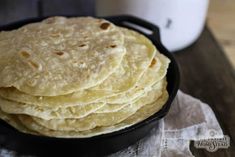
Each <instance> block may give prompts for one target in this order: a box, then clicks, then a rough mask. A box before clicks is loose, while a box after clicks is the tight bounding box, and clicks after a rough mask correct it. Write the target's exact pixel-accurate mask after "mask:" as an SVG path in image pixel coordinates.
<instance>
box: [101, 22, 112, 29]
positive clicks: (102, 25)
mask: <svg viewBox="0 0 235 157" xmlns="http://www.w3.org/2000/svg"><path fill="white" fill-rule="evenodd" d="M109 26H110V23H107V22H104V23H102V24H101V25H100V28H101V29H103V30H106V29H108V27H109Z"/></svg>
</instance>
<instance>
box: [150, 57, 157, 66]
mask: <svg viewBox="0 0 235 157" xmlns="http://www.w3.org/2000/svg"><path fill="white" fill-rule="evenodd" d="M156 62H157V61H156V59H155V58H153V60H152V62H151V64H150V66H149V67H150V68H152V67H153V66H154V65H155V64H156Z"/></svg>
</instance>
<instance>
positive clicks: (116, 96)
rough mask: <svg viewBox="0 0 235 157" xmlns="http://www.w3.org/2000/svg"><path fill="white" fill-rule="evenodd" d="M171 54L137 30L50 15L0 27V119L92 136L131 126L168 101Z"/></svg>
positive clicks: (37, 130)
mask: <svg viewBox="0 0 235 157" xmlns="http://www.w3.org/2000/svg"><path fill="white" fill-rule="evenodd" d="M169 62H170V61H169V59H168V58H167V57H165V56H164V55H162V54H160V53H159V52H158V51H157V49H156V48H155V46H154V45H153V44H152V42H151V41H150V40H149V39H148V38H146V37H145V36H143V35H141V34H140V33H137V32H135V31H132V30H129V29H126V28H121V27H118V26H115V25H114V24H112V23H110V22H108V21H106V20H104V19H96V18H91V17H79V18H65V17H52V18H48V19H46V20H44V21H42V22H39V23H33V24H28V25H25V26H23V27H21V28H19V29H17V30H12V31H2V32H0V109H1V110H0V118H1V119H3V120H4V121H6V122H8V123H9V124H10V125H12V126H13V127H15V128H16V129H18V130H19V131H22V132H25V133H30V134H36V135H45V136H53V137H91V136H95V135H100V134H104V133H110V132H114V131H117V130H120V129H123V128H126V127H128V126H131V125H133V124H136V123H138V122H140V121H142V120H144V119H146V118H148V117H150V116H151V115H153V114H154V113H156V112H157V111H159V110H160V109H161V108H162V106H163V105H164V104H165V102H166V101H167V99H168V93H167V90H166V86H167V82H166V73H167V68H168V65H169Z"/></svg>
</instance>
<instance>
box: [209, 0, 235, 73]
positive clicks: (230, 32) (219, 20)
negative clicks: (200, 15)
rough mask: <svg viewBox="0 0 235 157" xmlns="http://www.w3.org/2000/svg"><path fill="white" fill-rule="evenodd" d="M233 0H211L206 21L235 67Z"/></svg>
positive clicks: (234, 6)
mask: <svg viewBox="0 0 235 157" xmlns="http://www.w3.org/2000/svg"><path fill="white" fill-rule="evenodd" d="M234 19H235V1H234V0H211V1H210V6H209V10H208V18H207V23H208V25H209V27H210V28H211V31H212V32H213V34H214V35H215V37H216V39H218V41H219V43H220V44H221V45H222V47H223V49H224V51H225V53H226V55H227V57H228V58H229V60H230V62H231V63H232V64H233V68H234V69H235V38H234V36H235V20H234Z"/></svg>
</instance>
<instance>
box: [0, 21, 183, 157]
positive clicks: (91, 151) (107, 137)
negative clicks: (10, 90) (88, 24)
mask: <svg viewBox="0 0 235 157" xmlns="http://www.w3.org/2000/svg"><path fill="white" fill-rule="evenodd" d="M43 19H44V18H33V19H28V20H23V21H19V22H15V23H12V24H9V25H6V26H2V27H0V31H2V30H13V29H17V28H19V27H21V26H23V25H25V24H28V23H32V22H38V21H41V20H43ZM105 19H107V20H109V21H111V22H113V23H115V24H116V25H118V26H122V27H127V28H130V29H134V30H136V31H138V32H140V33H142V34H144V35H145V36H146V37H148V38H149V39H150V40H151V41H152V42H153V44H154V45H155V46H156V47H157V49H158V50H159V51H160V52H161V53H163V54H164V55H166V56H167V57H168V58H170V60H171V63H170V65H169V69H168V72H167V81H168V86H167V90H168V92H169V99H168V101H167V102H166V104H165V105H164V107H163V108H162V109H161V110H160V111H159V112H157V113H155V114H154V115H153V116H151V117H149V118H148V119H146V120H144V121H142V122H140V123H138V124H135V125H133V126H131V127H128V128H126V129H123V130H120V131H116V132H112V133H108V134H104V135H99V136H95V137H91V138H70V139H64V138H52V137H44V136H35V135H29V134H24V133H21V132H19V131H17V130H15V129H14V128H12V127H11V126H9V125H8V124H7V123H5V122H3V121H0V148H7V149H10V150H14V151H16V152H18V153H19V154H24V155H36V156H43V157H44V156H71V157H72V156H76V157H81V156H102V155H107V154H110V153H114V152H117V151H119V150H121V149H124V148H126V147H128V146H130V145H132V144H134V143H135V142H137V141H138V140H140V139H141V138H143V137H144V136H146V135H148V134H149V132H150V131H151V129H152V128H154V127H157V125H158V120H159V119H161V118H162V117H164V116H165V115H166V114H167V112H168V110H169V109H170V106H171V104H172V101H173V100H174V98H175V95H176V93H177V90H178V88H179V69H178V66H177V63H176V61H175V59H174V57H173V56H172V54H171V53H169V52H168V50H167V49H166V48H165V47H164V46H163V45H162V44H161V42H160V34H159V29H158V27H157V26H155V25H153V24H151V23H149V22H147V21H145V20H142V19H139V18H136V17H133V16H113V17H105ZM140 27H141V29H140ZM143 29H145V30H148V31H149V32H151V33H144V32H143V31H142V30H143ZM2 53H3V52H2Z"/></svg>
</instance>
